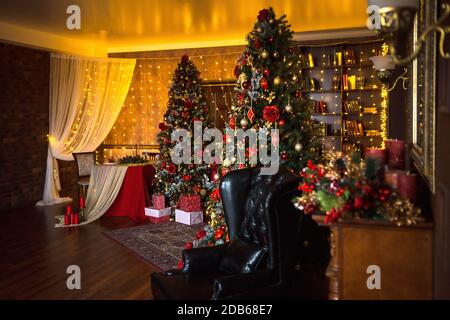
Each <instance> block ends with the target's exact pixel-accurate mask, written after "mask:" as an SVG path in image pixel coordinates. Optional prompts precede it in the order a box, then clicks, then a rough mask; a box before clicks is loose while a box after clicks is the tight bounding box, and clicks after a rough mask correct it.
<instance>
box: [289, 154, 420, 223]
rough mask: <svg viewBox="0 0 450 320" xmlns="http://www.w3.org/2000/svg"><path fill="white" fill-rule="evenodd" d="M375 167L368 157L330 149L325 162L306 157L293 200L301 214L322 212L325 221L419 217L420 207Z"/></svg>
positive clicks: (413, 219) (409, 219)
mask: <svg viewBox="0 0 450 320" xmlns="http://www.w3.org/2000/svg"><path fill="white" fill-rule="evenodd" d="M378 167H379V164H378V161H377V160H375V159H374V158H371V157H368V158H367V159H366V160H365V161H363V160H362V159H361V158H360V157H359V156H357V155H355V156H353V157H351V156H349V155H344V154H342V153H331V152H330V153H328V154H327V155H326V156H325V164H314V163H313V162H312V161H308V164H307V166H306V167H305V168H304V169H303V170H302V172H301V177H302V178H303V179H302V182H301V184H300V185H299V187H298V189H299V190H300V191H302V195H301V196H300V197H297V198H295V199H294V203H295V205H296V207H297V208H298V209H300V210H302V211H303V212H304V213H305V214H308V215H311V214H325V220H324V221H325V222H326V223H332V222H336V221H338V220H340V219H343V220H346V219H372V220H387V221H391V222H393V223H396V224H397V225H399V226H400V225H411V224H415V223H416V222H419V221H422V220H423V218H422V216H421V210H420V209H419V208H417V207H415V206H414V204H413V203H412V202H411V201H410V200H409V199H405V198H403V197H401V196H400V195H399V194H397V192H396V191H395V190H394V189H392V187H390V186H389V185H387V184H385V183H384V182H383V181H382V180H381V179H380V178H379V175H378Z"/></svg>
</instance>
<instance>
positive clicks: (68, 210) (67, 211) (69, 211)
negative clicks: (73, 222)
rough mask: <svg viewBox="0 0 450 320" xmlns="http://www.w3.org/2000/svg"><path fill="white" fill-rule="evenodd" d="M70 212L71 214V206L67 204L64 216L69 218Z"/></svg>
mask: <svg viewBox="0 0 450 320" xmlns="http://www.w3.org/2000/svg"><path fill="white" fill-rule="evenodd" d="M72 212H73V209H72V205H71V204H68V205H67V206H66V216H70V215H71V214H72Z"/></svg>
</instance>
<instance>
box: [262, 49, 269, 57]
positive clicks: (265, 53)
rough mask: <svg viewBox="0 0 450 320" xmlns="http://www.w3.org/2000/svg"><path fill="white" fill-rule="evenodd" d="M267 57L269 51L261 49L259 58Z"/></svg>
mask: <svg viewBox="0 0 450 320" xmlns="http://www.w3.org/2000/svg"><path fill="white" fill-rule="evenodd" d="M268 57H269V53H268V52H267V50H263V51H261V58H263V59H267V58H268Z"/></svg>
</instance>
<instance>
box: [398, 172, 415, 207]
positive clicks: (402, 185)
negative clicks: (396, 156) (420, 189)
mask: <svg viewBox="0 0 450 320" xmlns="http://www.w3.org/2000/svg"><path fill="white" fill-rule="evenodd" d="M417 182H418V181H417V174H410V173H406V172H402V173H400V174H399V175H398V187H397V191H398V194H399V195H400V196H401V197H402V198H405V199H409V200H410V201H411V202H412V203H417Z"/></svg>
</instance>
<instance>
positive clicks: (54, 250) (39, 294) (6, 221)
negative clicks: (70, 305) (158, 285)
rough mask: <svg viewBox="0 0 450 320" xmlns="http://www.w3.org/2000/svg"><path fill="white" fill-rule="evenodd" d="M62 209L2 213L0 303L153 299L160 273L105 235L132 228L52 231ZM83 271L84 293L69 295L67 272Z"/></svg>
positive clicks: (100, 225) (121, 222)
mask: <svg viewBox="0 0 450 320" xmlns="http://www.w3.org/2000/svg"><path fill="white" fill-rule="evenodd" d="M63 210H64V208H63V207H61V206H59V207H52V208H36V207H30V208H24V209H19V210H15V211H12V212H7V213H0V299H152V295H151V290H150V274H151V273H152V272H155V271H156V269H155V268H154V267H152V266H151V265H150V264H148V263H146V262H144V261H143V260H141V259H140V258H138V257H136V256H135V255H133V254H132V253H131V252H129V251H128V250H127V249H125V248H124V247H122V246H121V245H119V244H117V243H116V242H114V241H113V240H111V239H109V238H108V237H106V236H105V235H103V234H102V232H103V231H104V230H110V229H117V228H126V227H132V226H134V225H135V224H134V223H133V222H132V221H131V220H129V219H128V218H122V217H117V218H115V217H110V218H102V219H101V220H100V221H99V222H94V223H91V224H89V225H86V226H83V227H78V228H75V227H73V228H54V222H55V221H54V216H55V215H56V214H62V213H63ZM69 265H78V266H79V267H80V268H81V289H80V290H69V289H67V287H66V280H67V277H69V275H68V274H67V273H66V268H67V266H69Z"/></svg>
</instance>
